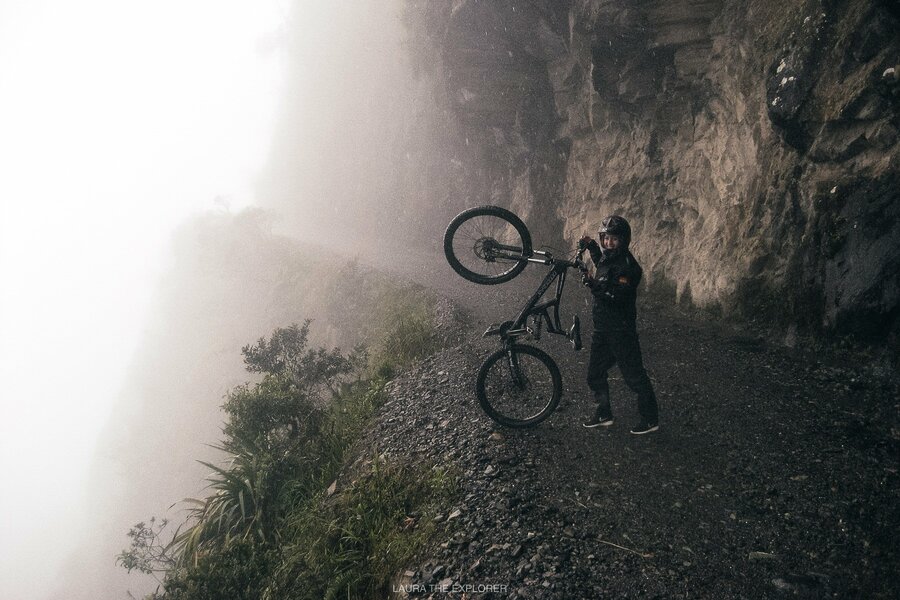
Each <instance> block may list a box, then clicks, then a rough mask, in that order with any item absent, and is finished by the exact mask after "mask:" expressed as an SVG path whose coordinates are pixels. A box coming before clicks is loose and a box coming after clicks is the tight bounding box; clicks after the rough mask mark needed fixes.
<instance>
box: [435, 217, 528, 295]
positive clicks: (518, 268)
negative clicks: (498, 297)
mask: <svg viewBox="0 0 900 600" xmlns="http://www.w3.org/2000/svg"><path fill="white" fill-rule="evenodd" d="M531 251H532V249H531V234H530V233H529V232H528V228H527V227H525V223H523V222H522V219H520V218H519V217H517V216H516V215H515V214H514V213H512V212H510V211H508V210H506V209H505V208H500V207H499V206H479V207H477V208H470V209H468V210H465V211H463V212H461V213H459V214H458V215H457V216H456V217H455V218H454V219H453V220H452V221H450V225H448V226H447V231H446V232H445V233H444V254H445V255H446V256H447V262H449V263H450V266H451V267H452V268H453V270H454V271H456V272H457V273H459V274H460V275H461V276H462V277H464V278H465V279H468V280H469V281H472V282H475V283H480V284H482V285H493V284H496V283H503V282H505V281H509V280H510V279H512V278H513V277H515V276H516V275H518V274H519V273H521V272H522V269H524V268H525V267H526V266H527V264H528V262H527V260H526V259H527V258H528V257H529V256H531Z"/></svg>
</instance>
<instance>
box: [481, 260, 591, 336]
mask: <svg viewBox="0 0 900 600" xmlns="http://www.w3.org/2000/svg"><path fill="white" fill-rule="evenodd" d="M582 253H583V251H580V252H579V253H578V256H577V257H576V258H575V260H574V261H569V260H563V259H559V258H554V257H553V255H552V254H550V253H549V252H541V251H535V252H534V253H533V254H534V255H537V256H538V258H532V257H524V256H522V255H518V256H515V255H506V254H504V255H498V258H510V259H516V260H520V261H528V262H534V263H540V264H544V265H548V266H549V267H550V272H549V273H547V275H546V276H545V277H544V280H543V281H542V282H541V284H540V285H539V286H538V288H537V290H536V291H535V292H534V294H532V295H531V297H530V298H529V299H528V302H526V303H525V306H524V307H523V308H522V310H521V311H520V312H519V314H518V316H516V318H515V319H514V320H512V321H505V322H503V323H495V324H494V325H491V326H490V327H489V328H488V329H487V331H485V332H484V335H483V336H482V337H488V336H491V335H499V336H500V339H501V340H502V341H503V342H504V344H507V343H512V342H513V341H514V340H515V339H516V338H518V337H522V336H525V335H532V336H533V337H534V338H535V339H540V337H541V326H542V325H543V324H544V322H546V324H547V331H548V332H549V333H554V334H557V335H565V336H568V332H567V331H565V330H564V329H563V327H562V323H561V322H560V319H559V304H560V299H561V298H562V293H563V289H564V288H565V285H566V274H567V273H568V270H569V269H572V268H577V269H580V270H584V264H583V263H582V262H581V255H582ZM554 281H556V295H555V296H554V297H553V298H552V299H550V300H546V301H544V302H540V303H539V302H538V301H539V300H540V299H541V297H542V296H543V295H544V293H545V292H546V291H547V290H548V289H550V286H551V285H553V282H554ZM551 310H552V313H551V312H550V311H551ZM529 317H535V324H534V328H531V327H529V326H528V318H529Z"/></svg>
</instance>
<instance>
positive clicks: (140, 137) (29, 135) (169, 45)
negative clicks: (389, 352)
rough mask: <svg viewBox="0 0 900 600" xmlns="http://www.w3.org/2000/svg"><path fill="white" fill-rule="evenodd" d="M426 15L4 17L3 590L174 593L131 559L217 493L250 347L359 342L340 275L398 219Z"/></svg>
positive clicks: (213, 9)
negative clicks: (295, 336) (395, 189)
mask: <svg viewBox="0 0 900 600" xmlns="http://www.w3.org/2000/svg"><path fill="white" fill-rule="evenodd" d="M400 17H401V11H400V8H399V7H398V6H395V5H394V4H393V3H389V2H372V3H366V4H365V5H360V4H356V3H354V4H352V5H351V4H350V3H337V4H335V5H333V6H328V5H324V4H321V3H311V2H285V1H281V2H278V1H273V2H267V3H255V4H254V5H253V6H252V7H251V6H250V5H246V6H243V5H241V6H238V5H236V4H224V5H223V4H221V3H213V2H202V3H191V5H190V6H188V5H183V4H180V3H172V2H164V3H154V4H153V5H147V6H146V7H144V6H142V7H125V6H123V5H120V4H119V3H114V2H102V1H99V0H97V1H93V2H89V3H78V4H77V5H67V4H66V3H62V2H41V3H25V2H6V3H4V4H2V5H0V130H2V131H3V132H4V135H3V136H2V139H0V158H2V164H3V167H2V168H3V178H2V179H0V203H2V220H0V244H2V246H0V264H2V276H3V286H2V288H0V319H2V321H0V324H2V328H0V340H2V343H3V356H2V361H0V364H2V366H0V370H2V380H3V382H4V391H3V399H2V402H3V412H4V418H3V420H2V441H0V444H2V469H3V472H4V473H5V479H6V480H7V482H9V485H7V486H4V490H5V492H6V493H4V494H3V495H2V500H0V502H2V503H3V504H2V506H0V514H3V522H2V533H0V554H2V556H3V561H2V570H0V597H3V598H17V599H23V600H27V599H31V598H33V599H44V598H60V599H61V598H66V599H79V598H83V599H92V600H94V599H106V598H109V599H112V598H117V599H119V598H124V597H127V592H128V591H129V590H130V591H131V593H133V594H134V596H136V597H140V595H141V594H145V593H148V592H150V591H153V589H155V587H156V585H157V582H156V581H155V580H154V579H153V578H152V577H148V576H141V575H136V574H132V575H127V574H126V573H125V570H124V569H122V568H121V567H119V566H116V564H115V559H116V555H117V554H118V553H119V552H120V551H121V550H123V549H124V548H125V547H126V546H127V544H128V540H127V538H126V533H127V531H128V529H129V528H130V527H131V526H132V525H134V524H135V523H137V522H138V521H143V520H147V519H149V518H150V517H152V516H156V517H164V516H168V517H170V518H172V519H173V520H174V521H176V522H178V521H179V519H180V518H181V516H183V513H182V512H181V511H182V506H181V505H179V504H178V502H179V501H180V500H181V499H182V498H185V497H188V496H199V495H200V494H202V490H203V487H204V482H203V478H204V476H205V475H206V473H207V471H208V470H207V469H206V468H205V467H203V466H201V465H199V464H198V463H197V462H196V461H197V460H215V459H216V453H215V450H213V449H212V448H211V446H210V445H212V444H215V443H216V442H217V441H218V439H219V436H220V428H221V426H222V422H221V421H222V419H221V414H220V412H219V405H220V404H221V402H222V397H223V395H224V394H225V392H226V391H227V390H228V389H230V388H231V387H233V386H235V385H237V384H239V383H241V382H243V381H245V380H247V379H249V378H250V376H249V375H248V374H247V373H246V372H245V371H244V369H243V364H242V361H241V355H240V349H241V347H242V346H243V345H245V344H247V343H250V342H253V341H254V340H256V339H257V338H259V337H260V336H263V335H266V334H268V333H269V332H270V331H271V330H272V329H273V328H274V327H277V326H284V325H287V324H290V323H291V322H298V321H302V320H303V319H305V318H313V319H314V320H315V321H314V326H313V341H314V342H315V343H321V344H324V345H329V346H330V345H334V344H341V345H343V346H344V347H348V346H349V345H352V344H353V343H354V342H355V341H357V340H356V339H355V338H356V337H358V328H356V329H354V326H355V325H352V324H350V323H351V321H352V319H351V320H348V319H345V318H344V316H343V315H341V314H340V313H339V312H335V311H334V310H332V311H331V313H329V312H328V311H327V310H326V309H325V307H327V305H328V304H329V300H328V298H327V294H328V293H329V290H328V289H326V288H325V287H323V286H325V285H326V284H325V283H323V282H328V281H331V280H330V279H329V276H330V274H333V273H335V272H337V270H339V269H340V268H341V267H342V265H343V264H344V263H345V262H347V260H348V259H347V258H344V257H347V256H349V257H351V259H352V257H353V256H354V255H355V254H357V253H359V252H360V251H363V249H364V245H362V244H361V242H362V241H363V240H366V241H369V240H370V239H371V233H372V227H371V225H372V223H373V222H374V221H377V220H379V219H381V220H382V221H383V220H384V219H385V217H384V216H383V215H382V213H381V212H380V210H381V209H382V208H383V207H384V206H385V203H386V202H389V200H390V199H389V197H388V196H389V194H388V192H387V189H388V184H389V182H390V179H391V177H392V174H391V170H390V169H391V167H390V164H389V163H390V159H391V156H392V154H393V153H395V152H396V151H397V149H396V148H395V147H391V144H392V143H394V142H395V141H396V131H397V130H398V129H399V127H400V126H399V124H398V123H399V121H398V120H396V119H395V117H397V116H398V115H399V114H400V113H401V112H402V111H403V110H404V102H405V92H404V90H405V89H406V85H407V79H406V75H405V72H406V71H405V69H406V67H405V63H404V61H403V59H402V58H401V55H400V51H401V44H402V40H401V37H400V32H401V22H400ZM254 206H255V207H260V208H253V207H254ZM311 241H315V242H317V243H322V242H327V243H331V244H332V245H333V249H332V250H330V251H328V252H325V253H323V252H322V251H321V250H320V249H318V247H317V246H314V245H312V244H311ZM356 325H358V323H357V324H356ZM173 504H174V506H173Z"/></svg>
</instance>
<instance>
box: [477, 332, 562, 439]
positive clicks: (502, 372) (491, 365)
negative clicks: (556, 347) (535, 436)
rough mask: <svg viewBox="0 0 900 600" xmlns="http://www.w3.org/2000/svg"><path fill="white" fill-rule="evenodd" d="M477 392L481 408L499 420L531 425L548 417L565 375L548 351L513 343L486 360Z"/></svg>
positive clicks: (479, 372)
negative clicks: (561, 373) (561, 372)
mask: <svg viewBox="0 0 900 600" xmlns="http://www.w3.org/2000/svg"><path fill="white" fill-rule="evenodd" d="M475 393H476V395H477V396H478V403H479V404H480V405H481V408H482V409H483V410H484V412H485V413H487V415H488V416H489V417H490V418H491V419H493V420H494V421H496V422H497V423H499V424H501V425H505V426H506V427H514V428H522V427H531V426H534V425H537V424H538V423H540V422H541V421H543V420H544V419H546V418H547V417H549V416H550V415H551V414H552V413H553V411H554V410H555V409H556V407H557V405H559V399H560V397H561V396H562V377H561V376H560V374H559V368H558V367H557V366H556V363H555V362H553V359H552V358H550V356H549V355H548V354H547V353H546V352H544V351H543V350H540V349H538V348H535V347H534V346H525V345H522V344H513V345H512V346H510V347H508V348H501V349H500V350H498V351H496V352H494V353H493V354H491V355H490V356H489V357H488V358H487V360H485V361H484V363H483V364H482V365H481V369H479V371H478V378H477V379H476V384H475Z"/></svg>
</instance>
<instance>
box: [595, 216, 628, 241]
mask: <svg viewBox="0 0 900 600" xmlns="http://www.w3.org/2000/svg"><path fill="white" fill-rule="evenodd" d="M598 233H599V234H600V237H601V238H602V237H603V235H604V234H609V235H616V236H619V238H620V239H621V240H622V248H623V249H628V244H630V243H631V225H629V224H628V221H626V220H625V219H624V218H622V217H620V216H619V215H613V216H611V217H606V218H605V219H603V222H602V223H601V224H600V231H599V232H598Z"/></svg>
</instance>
